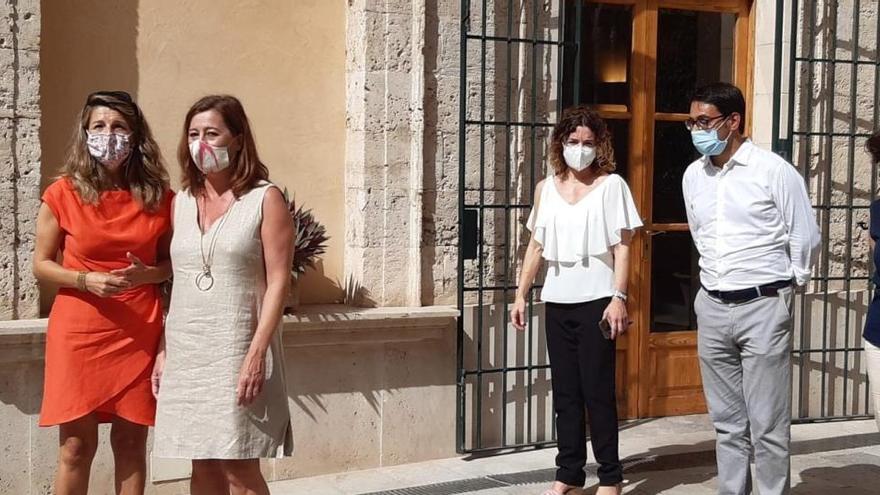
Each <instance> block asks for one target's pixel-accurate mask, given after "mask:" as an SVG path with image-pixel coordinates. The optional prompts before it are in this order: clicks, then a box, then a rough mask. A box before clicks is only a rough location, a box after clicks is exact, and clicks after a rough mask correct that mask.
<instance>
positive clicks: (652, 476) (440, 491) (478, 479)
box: [270, 416, 880, 495]
mask: <svg viewBox="0 0 880 495" xmlns="http://www.w3.org/2000/svg"><path fill="white" fill-rule="evenodd" d="M792 438H793V446H792V454H793V455H792V487H793V490H792V494H794V495H812V494H820V493H822V494H826V493H837V492H838V491H839V490H841V489H846V493H847V495H867V494H880V434H878V433H877V427H876V423H874V421H849V422H835V423H820V424H805V425H797V426H795V427H793V430H792ZM620 449H621V452H620V453H621V457H622V458H623V459H624V476H625V478H626V482H625V488H624V493H626V494H633V495H635V494H639V495H641V494H645V495H648V494H676V495H703V494H706V495H710V494H714V493H715V453H714V432H713V430H712V427H711V425H710V423H709V420H708V418H707V417H706V416H680V417H673V418H662V419H652V420H639V421H633V422H628V423H625V424H623V425H622V426H621V435H620ZM555 455H556V451H555V449H545V450H531V451H526V452H519V453H510V454H504V455H495V456H490V457H480V458H455V459H444V460H439V461H431V462H424V463H418V464H408V465H403V466H394V467H388V468H381V469H373V470H368V471H357V472H352V473H345V474H336V475H328V476H318V477H313V478H303V479H298V480H291V481H282V482H276V483H272V484H271V485H270V488H271V492H272V493H273V494H275V495H359V494H371V495H380V494H381V495H453V494H471V495H533V494H535V495H536V494H540V493H541V492H542V491H543V490H544V489H546V488H547V487H548V486H549V482H550V481H552V479H553V475H554V471H555V470H554V469H553V466H554V456H555ZM590 458H591V459H592V454H591V456H590ZM595 469H596V466H595V465H593V464H590V465H588V466H587V471H588V472H589V473H590V474H589V476H588V478H587V487H588V489H587V491H586V493H592V492H593V491H594V490H595V488H594V486H595V484H596V482H597V480H596V478H595V476H594V473H595ZM591 488H592V489H591Z"/></svg>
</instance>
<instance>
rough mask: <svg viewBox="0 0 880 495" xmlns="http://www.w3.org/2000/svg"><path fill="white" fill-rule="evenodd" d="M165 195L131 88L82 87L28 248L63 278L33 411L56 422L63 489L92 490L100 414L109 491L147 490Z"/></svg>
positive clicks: (42, 275) (44, 271)
mask: <svg viewBox="0 0 880 495" xmlns="http://www.w3.org/2000/svg"><path fill="white" fill-rule="evenodd" d="M172 196H173V193H172V192H171V191H170V189H169V185H168V174H167V172H166V170H165V166H164V164H163V162H162V158H161V155H160V153H159V148H158V146H157V145H156V142H155V141H154V140H153V136H152V134H151V132H150V128H149V126H148V125H147V122H146V120H144V116H143V114H142V113H141V111H140V109H139V108H138V106H137V105H136V104H135V103H134V102H133V101H132V99H131V96H129V95H128V94H127V93H124V92H121V91H108V92H98V93H93V94H91V95H89V97H88V99H87V100H86V104H85V107H84V108H83V110H82V114H81V117H80V120H79V122H78V123H77V126H76V128H75V132H74V136H73V139H72V141H71V145H70V148H69V150H68V153H67V159H66V162H65V164H64V167H63V170H62V174H61V177H60V178H59V179H58V180H56V181H55V182H54V183H53V184H52V185H50V186H49V187H48V188H47V189H46V191H45V193H44V194H43V204H42V205H41V207H40V211H39V214H38V217H37V242H36V250H35V253H34V274H35V275H36V277H37V279H38V280H39V281H40V282H41V283H46V284H51V285H56V286H59V287H60V290H59V292H58V295H57V297H56V298H55V302H54V304H53V305H52V311H51V313H50V314H49V328H48V332H47V335H46V369H45V383H44V390H43V407H42V411H41V413H40V426H54V425H59V426H60V428H59V447H60V449H59V456H58V470H57V472H56V477H55V493H56V494H58V495H67V494H71V495H72V494H82V495H85V494H86V493H87V492H88V484H89V472H90V468H91V464H92V459H93V458H94V455H95V451H96V449H97V445H98V424H99V423H111V424H112V427H111V433H110V444H111V447H112V449H113V457H114V461H115V469H116V493H118V494H125V495H130V494H142V493H143V492H144V482H145V479H146V439H147V428H148V426H150V425H152V424H153V421H154V417H155V411H156V403H155V399H154V397H153V394H152V389H151V384H150V375H151V372H152V368H153V363H154V361H155V358H156V353H157V351H158V347H159V343H160V340H161V337H162V307H161V300H160V293H159V287H158V284H159V283H161V282H162V281H164V280H166V279H167V278H168V277H169V276H170V273H171V266H170V262H169V258H168V245H169V242H170V237H171V202H172ZM59 251H60V252H61V254H62V259H63V261H62V262H60V263H58V262H57V261H56V260H57V255H58V252H59Z"/></svg>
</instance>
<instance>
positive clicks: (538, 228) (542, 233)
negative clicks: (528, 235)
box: [526, 176, 558, 260]
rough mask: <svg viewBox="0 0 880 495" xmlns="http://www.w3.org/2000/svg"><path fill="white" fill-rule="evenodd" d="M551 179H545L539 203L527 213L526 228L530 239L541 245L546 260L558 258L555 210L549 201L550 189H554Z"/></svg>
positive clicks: (552, 203)
mask: <svg viewBox="0 0 880 495" xmlns="http://www.w3.org/2000/svg"><path fill="white" fill-rule="evenodd" d="M552 181H553V177H552V176H550V177H547V179H546V182H544V187H543V188H542V189H541V203H540V206H539V207H538V208H537V209H535V208H532V211H531V213H529V219H528V221H527V222H526V228H527V229H529V231H531V232H532V238H533V239H535V241H536V242H537V243H538V244H540V245H541V248H542V250H543V257H544V258H545V259H548V260H555V259H557V258H558V243H557V242H556V241H557V239H556V218H555V217H556V215H557V212H556V208H555V204H554V202H553V201H551V198H550V197H549V195H550V188H552V187H555V186H554V184H553V183H552Z"/></svg>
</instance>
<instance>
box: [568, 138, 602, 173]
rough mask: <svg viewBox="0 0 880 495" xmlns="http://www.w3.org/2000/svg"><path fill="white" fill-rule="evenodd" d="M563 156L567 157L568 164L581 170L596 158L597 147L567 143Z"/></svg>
mask: <svg viewBox="0 0 880 495" xmlns="http://www.w3.org/2000/svg"><path fill="white" fill-rule="evenodd" d="M562 157H563V158H565V164H566V165H568V166H569V167H571V168H572V169H574V170H575V171H576V172H580V171H581V170H583V169H585V168H587V167H589V166H590V165H591V164H592V163H593V161H594V160H596V148H595V147H593V146H584V145H581V144H566V145H565V146H563V148H562Z"/></svg>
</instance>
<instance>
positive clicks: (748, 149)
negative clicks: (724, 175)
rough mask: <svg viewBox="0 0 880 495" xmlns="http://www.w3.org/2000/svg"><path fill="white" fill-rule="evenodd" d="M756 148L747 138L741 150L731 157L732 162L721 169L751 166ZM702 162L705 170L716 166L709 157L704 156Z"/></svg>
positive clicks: (740, 147)
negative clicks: (734, 166)
mask: <svg viewBox="0 0 880 495" xmlns="http://www.w3.org/2000/svg"><path fill="white" fill-rule="evenodd" d="M754 147H755V145H754V144H752V140H751V139H749V138H746V139H745V141H743V143H742V144H741V145H739V149H737V150H736V153H734V154H733V156H732V157H730V161H728V162H727V163H725V164H724V167H721V168H722V169H724V168H725V167H727V166H728V165H729V166H733V165H743V166H746V165H749V163H751V161H752V150H753V149H754ZM701 160H703V167H704V168H709V167H715V165H712V160H710V159H709V157H708V156H707V155H703V157H702V158H701Z"/></svg>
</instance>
